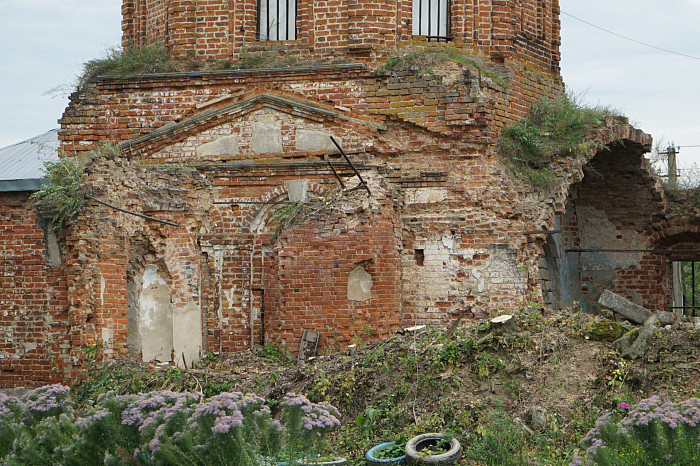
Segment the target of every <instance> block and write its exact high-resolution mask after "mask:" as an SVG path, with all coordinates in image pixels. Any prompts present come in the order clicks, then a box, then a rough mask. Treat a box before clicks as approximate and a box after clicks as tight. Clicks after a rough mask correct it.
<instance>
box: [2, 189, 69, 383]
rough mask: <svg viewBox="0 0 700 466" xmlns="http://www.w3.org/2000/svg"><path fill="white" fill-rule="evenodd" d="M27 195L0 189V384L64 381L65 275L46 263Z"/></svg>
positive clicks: (66, 363) (40, 236) (67, 323)
mask: <svg viewBox="0 0 700 466" xmlns="http://www.w3.org/2000/svg"><path fill="white" fill-rule="evenodd" d="M28 198H29V193H0V238H2V240H1V241H0V332H1V333H2V339H0V388H6V387H14V386H34V385H40V384H46V383H56V382H58V381H62V380H65V378H64V377H66V375H67V367H68V363H69V361H68V355H67V349H68V346H69V341H68V340H67V334H68V325H69V322H68V316H67V312H66V311H67V293H66V277H65V273H64V270H63V269H62V268H61V267H50V266H49V265H48V263H47V258H46V242H45V239H44V231H43V230H42V229H41V228H40V227H39V226H38V225H37V216H36V214H35V211H34V208H33V202H32V201H30V200H29V199H28Z"/></svg>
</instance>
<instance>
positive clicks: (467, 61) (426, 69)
mask: <svg viewBox="0 0 700 466" xmlns="http://www.w3.org/2000/svg"><path fill="white" fill-rule="evenodd" d="M446 61H452V62H454V63H459V64H460V65H465V66H469V67H472V68H475V69H476V70H477V71H478V72H479V73H480V74H481V75H483V76H486V77H488V78H490V79H491V80H493V81H494V82H496V83H497V84H499V85H501V86H505V85H507V80H506V79H505V78H504V77H503V76H502V75H501V74H499V73H498V72H497V71H495V70H493V69H491V68H489V67H488V66H487V65H484V64H482V63H481V62H480V61H479V60H477V59H474V58H471V57H468V56H466V55H461V54H459V53H457V52H456V51H454V50H451V49H447V50H443V49H427V50H421V51H419V52H409V53H405V54H402V55H397V56H394V57H391V58H390V59H389V60H388V61H387V62H386V63H384V64H383V65H381V66H379V67H378V68H377V71H378V72H384V71H406V70H412V71H415V72H417V73H418V74H421V75H432V74H434V71H433V67H434V66H436V65H439V64H440V63H443V62H446Z"/></svg>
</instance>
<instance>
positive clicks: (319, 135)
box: [295, 129, 343, 151]
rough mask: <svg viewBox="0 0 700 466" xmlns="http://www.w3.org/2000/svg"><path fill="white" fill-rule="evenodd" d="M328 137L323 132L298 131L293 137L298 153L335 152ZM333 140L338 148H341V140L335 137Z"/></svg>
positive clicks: (328, 135) (311, 130)
mask: <svg viewBox="0 0 700 466" xmlns="http://www.w3.org/2000/svg"><path fill="white" fill-rule="evenodd" d="M330 137H331V135H330V134H328V133H326V132H325V131H319V130H313V129H298V130H297V131H296V136H295V139H296V149H297V150H300V151H314V150H324V151H325V150H337V148H336V147H335V144H333V141H331V138H330ZM335 140H336V141H338V144H339V145H340V147H343V141H342V139H340V138H337V137H336V138H335Z"/></svg>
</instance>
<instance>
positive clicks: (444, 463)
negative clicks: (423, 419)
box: [406, 433, 462, 466]
mask: <svg viewBox="0 0 700 466" xmlns="http://www.w3.org/2000/svg"><path fill="white" fill-rule="evenodd" d="M442 438H445V435H444V434H440V433H430V434H421V435H418V436H416V437H413V438H412V439H411V440H409V441H408V442H407V443H406V463H407V464H431V465H439V466H448V465H454V464H457V463H458V462H459V460H460V459H462V445H460V444H459V441H458V440H457V439H456V438H453V439H452V440H450V449H449V450H448V451H447V452H446V453H443V454H442V455H429V456H423V455H421V454H420V451H421V450H422V449H423V448H425V447H426V446H428V445H430V443H435V442H436V441H437V440H440V439H442Z"/></svg>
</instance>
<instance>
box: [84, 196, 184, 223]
mask: <svg viewBox="0 0 700 466" xmlns="http://www.w3.org/2000/svg"><path fill="white" fill-rule="evenodd" d="M85 197H87V198H88V199H92V200H93V201H95V202H97V203H98V204H102V205H103V206H106V207H109V208H110V209H114V210H118V211H119V212H123V213H125V214H129V215H135V216H136V217H141V218H145V219H146V220H153V221H154V222H158V223H164V224H166V225H170V226H173V227H179V226H180V225H178V224H177V223H172V222H168V221H165V220H160V219H158V218H154V217H149V216H148V215H143V214H139V213H136V212H131V211H129V210H124V209H122V208H121V207H117V206H115V205H112V204H107V203H106V202H104V201H101V200H99V199H97V198H96V197H92V196H85Z"/></svg>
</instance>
